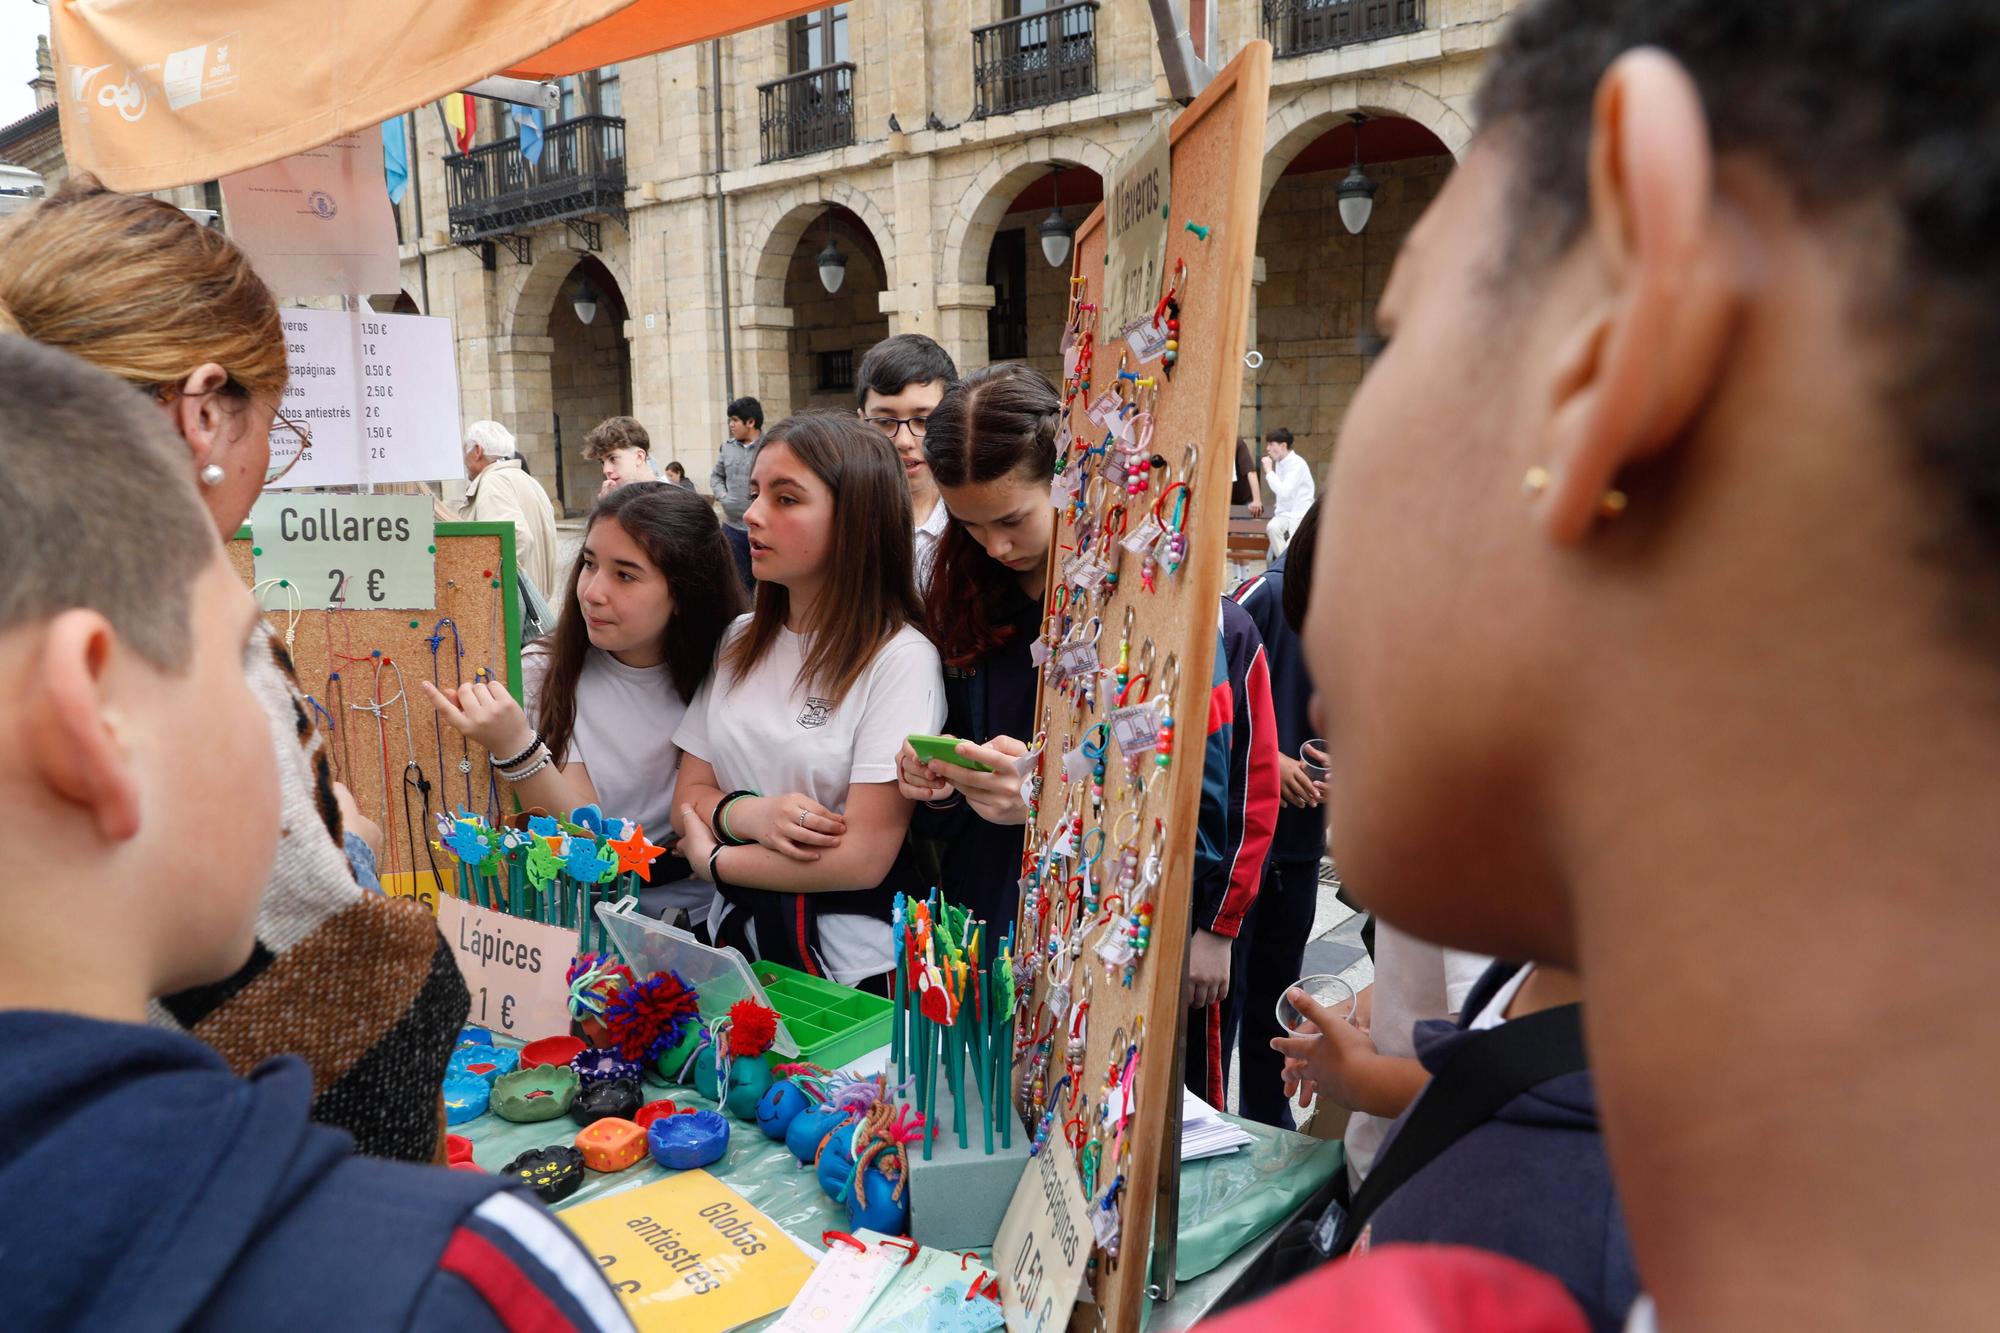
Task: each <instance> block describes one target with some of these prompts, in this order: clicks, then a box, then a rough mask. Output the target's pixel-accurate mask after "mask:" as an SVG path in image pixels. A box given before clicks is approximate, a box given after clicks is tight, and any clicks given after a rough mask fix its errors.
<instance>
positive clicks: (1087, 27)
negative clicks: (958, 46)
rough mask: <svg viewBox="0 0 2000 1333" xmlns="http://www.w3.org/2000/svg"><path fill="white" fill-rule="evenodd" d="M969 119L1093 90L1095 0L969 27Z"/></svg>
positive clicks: (1095, 59) (1075, 95) (1095, 23)
mask: <svg viewBox="0 0 2000 1333" xmlns="http://www.w3.org/2000/svg"><path fill="white" fill-rule="evenodd" d="M972 86H973V92H974V96H975V98H976V101H975V102H974V105H973V108H972V114H973V117H974V118H975V119H977V118H979V117H982V116H1004V115H1006V114H1007V113H1008V112H1010V111H1020V110H1023V109H1025V108H1027V107H1031V106H1047V105H1048V104H1049V103H1051V102H1067V101H1069V100H1070V99H1071V98H1072V97H1087V96H1089V95H1090V94H1091V93H1094V92H1096V91H1097V0H1081V3H1077V4H1069V5H1059V6H1057V7H1056V8H1054V9H1045V10H1042V11H1041V12H1040V13H1037V14H1023V15H1021V16H1020V17H1019V18H1011V19H1002V20H1000V21H999V22H998V23H988V24H986V25H985V26H984V27H978V28H974V29H973V30H972Z"/></svg>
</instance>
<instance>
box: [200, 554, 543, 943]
mask: <svg viewBox="0 0 2000 1333" xmlns="http://www.w3.org/2000/svg"><path fill="white" fill-rule="evenodd" d="M435 545H436V546H437V551H436V553H435V578H436V596H435V599H434V600H433V601H432V603H431V605H430V606H428V607H425V608H422V609H415V610H411V609H349V610H320V609H313V608H312V607H311V606H310V604H309V603H305V602H303V600H295V599H294V598H292V597H291V596H290V595H289V593H288V591H287V590H286V589H285V588H283V587H280V586H279V585H278V584H277V583H276V582H275V581H274V580H267V581H266V582H264V583H262V584H259V583H257V582H256V578H255V572H254V571H255V561H256V557H255V555H253V553H252V552H253V540H252V534H251V530H250V529H248V528H245V529H243V530H241V531H239V532H238V533H237V535H236V538H235V540H233V541H231V542H230V543H229V559H230V563H231V564H232V565H233V566H234V567H235V569H236V572H237V574H238V575H239V576H240V577H241V578H242V579H243V581H244V583H245V584H246V585H249V586H251V587H252V588H253V589H254V590H255V591H256V592H257V593H258V596H259V599H260V601H261V602H262V604H263V606H264V608H265V611H266V615H267V618H268V619H269V620H270V622H271V625H272V627H273V628H274V629H275V630H276V631H277V633H278V637H279V640H280V642H286V643H287V647H288V649H289V651H290V652H291V656H292V665H293V668H294V670H295V671H296V672H297V675H298V680H299V684H300V686H301V687H302V688H303V689H304V690H305V692H306V693H307V694H308V695H309V696H310V697H311V700H312V703H311V705H310V710H311V717H310V721H311V723H312V725H313V726H314V727H315V728H317V729H318V731H319V732H320V738H321V744H322V745H324V746H325V747H326V754H327V756H328V760H329V762H330V763H331V765H332V768H333V776H334V778H335V780H337V781H340V782H344V783H346V784H347V787H348V789H349V790H350V791H352V792H353V793H354V800H355V804H356V805H357V806H359V807H360V810H361V813H362V814H364V815H367V816H368V817H369V818H370V819H373V820H374V821H375V822H376V823H378V824H380V825H381V826H382V844H383V845H382V855H381V857H380V858H379V862H378V869H379V871H380V874H381V878H382V885H383V888H384V889H385V890H387V891H389V892H391V893H400V894H406V895H414V896H415V897H417V898H419V899H420V900H422V901H423V902H424V903H425V904H426V905H429V906H431V907H433V908H435V906H436V903H437V883H438V881H437V878H436V872H437V871H438V870H439V869H444V870H446V871H449V869H450V867H451V865H452V862H451V861H450V860H449V858H445V857H442V856H440V855H439V853H438V852H437V850H436V849H435V847H434V846H433V844H434V842H435V841H436V840H437V838H438V836H439V831H438V827H437V816H438V815H439V814H440V813H448V812H451V811H455V810H458V809H459V808H460V807H465V808H467V809H471V810H475V811H478V812H480V813H482V814H485V815H487V816H488V818H489V819H492V818H497V817H498V816H499V815H500V814H502V813H504V812H506V811H510V810H512V809H513V808H514V802H513V790H512V788H510V787H509V786H508V785H507V783H506V782H505V781H504V780H502V779H501V778H500V777H499V775H498V774H497V773H496V772H494V770H493V765H492V756H491V755H489V754H487V753H486V751H485V750H484V749H483V748H482V747H481V746H480V745H479V744H478V743H477V742H474V741H471V740H468V739H466V738H464V737H461V736H460V735H459V733H458V732H456V731H454V730H453V729H452V728H451V727H449V726H447V725H445V723H444V722H443V720H442V719H440V718H439V717H438V716H437V713H436V711H435V710H434V709H433V708H432V707H431V706H430V703H429V701H428V700H426V699H425V698H424V695H423V692H422V691H421V690H420V689H418V688H417V684H418V682H419V681H424V680H428V681H430V682H432V683H433V684H435V685H438V686H440V687H442V688H445V689H449V688H451V687H453V686H456V685H459V684H461V683H467V682H471V681H473V680H475V679H478V678H479V677H480V674H481V673H482V672H485V673H488V675H489V678H490V679H495V680H504V681H505V682H506V683H507V688H508V689H509V690H510V691H511V692H512V693H513V695H514V697H515V698H516V699H519V698H520V697H521V611H520V606H521V603H520V591H519V584H518V583H517V582H516V580H515V577H514V526H513V524H511V523H439V524H438V525H437V538H436V542H435ZM503 757H504V756H503ZM425 787H428V789H429V790H428V791H425V790H424V788H425Z"/></svg>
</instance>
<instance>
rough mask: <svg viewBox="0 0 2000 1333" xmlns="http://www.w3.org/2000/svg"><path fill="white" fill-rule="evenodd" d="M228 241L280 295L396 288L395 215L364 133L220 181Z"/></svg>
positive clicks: (376, 138) (377, 144) (378, 149)
mask: <svg viewBox="0 0 2000 1333" xmlns="http://www.w3.org/2000/svg"><path fill="white" fill-rule="evenodd" d="M222 197H223V199H224V200H225V201H226V202H227V204H228V209H229V237H230V239H231V240H233V241H235V242H236V243H237V244H238V245H240V246H242V247H243V249H244V250H245V251H246V252H247V253H248V254H249V256H250V262H251V264H252V265H254V266H255V267H256V270H257V274H258V276H259V277H261V278H263V279H264V281H265V283H266V284H268V285H269V286H270V288H271V290H272V291H274V292H276V293H278V294H279V295H280V296H343V295H346V296H363V295H368V294H370V293H376V294H380V293H385V292H394V291H400V290H401V289H402V286H403V273H402V265H401V264H400V262H398V260H397V258H396V218H395V214H394V213H392V212H391V211H390V206H389V191H388V186H387V184H386V183H385V181H384V180H383V176H382V136H381V135H380V134H377V133H375V132H374V131H372V130H371V131H369V132H368V133H366V134H352V135H348V136H347V137H346V138H342V139H335V140H334V141H333V142H332V143H330V144H326V145H325V146H323V147H320V148H314V149H311V150H310V151H308V152H304V153H300V154H298V155H297V156H296V157H287V158H283V159H281V160H279V161H276V162H271V163H267V164H266V165H264V166H261V167H252V168H251V169H250V170H248V171H239V172H237V173H236V174H235V175H233V176H224V177H223V178H222Z"/></svg>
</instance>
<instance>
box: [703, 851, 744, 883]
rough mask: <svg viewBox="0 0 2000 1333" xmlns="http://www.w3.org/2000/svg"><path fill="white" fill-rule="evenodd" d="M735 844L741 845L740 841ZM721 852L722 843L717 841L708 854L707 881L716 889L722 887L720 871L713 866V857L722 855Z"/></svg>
mask: <svg viewBox="0 0 2000 1333" xmlns="http://www.w3.org/2000/svg"><path fill="white" fill-rule="evenodd" d="M736 845H737V846H739V847H740V846H742V844H741V843H738V844H736ZM722 852H723V845H722V844H721V843H717V844H716V845H715V850H714V851H712V852H710V853H709V854H708V882H709V883H710V884H712V885H714V886H715V887H716V888H718V889H719V888H721V887H722V872H721V871H719V870H717V869H716V868H715V858H716V857H718V856H720V855H722Z"/></svg>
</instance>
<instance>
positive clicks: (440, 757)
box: [429, 616, 472, 811]
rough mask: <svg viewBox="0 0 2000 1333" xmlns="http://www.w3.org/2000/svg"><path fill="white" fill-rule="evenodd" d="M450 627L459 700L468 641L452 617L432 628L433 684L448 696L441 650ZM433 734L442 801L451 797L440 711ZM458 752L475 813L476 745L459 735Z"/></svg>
mask: <svg viewBox="0 0 2000 1333" xmlns="http://www.w3.org/2000/svg"><path fill="white" fill-rule="evenodd" d="M447 625H449V626H451V646H452V676H453V680H452V686H453V690H454V697H456V691H457V690H459V689H462V688H464V686H465V640H464V639H461V638H460V637H459V635H458V622H457V621H455V620H453V619H452V618H451V617H450V616H444V617H441V618H440V619H439V620H438V622H437V624H435V625H432V626H431V635H430V640H429V642H430V645H431V684H433V685H435V686H436V687H437V689H438V693H440V694H442V693H443V692H444V678H443V676H442V675H441V674H440V673H439V671H438V649H439V648H440V647H442V646H443V644H444V628H445V626H447ZM431 730H432V731H433V732H434V733H435V735H436V739H437V761H438V769H437V771H438V783H439V784H440V785H439V789H438V795H439V796H440V797H448V796H449V795H450V793H449V792H447V791H446V790H445V789H444V787H443V783H444V780H445V779H444V721H443V719H442V716H441V715H440V714H439V713H437V712H436V711H433V712H432V713H431ZM458 750H459V754H458V771H459V774H460V775H461V776H462V777H464V779H465V807H464V808H465V809H466V810H467V811H470V810H471V809H472V742H471V741H470V740H468V739H466V736H465V734H464V733H463V732H460V733H459V737H458ZM446 804H450V802H449V801H446Z"/></svg>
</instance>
